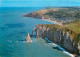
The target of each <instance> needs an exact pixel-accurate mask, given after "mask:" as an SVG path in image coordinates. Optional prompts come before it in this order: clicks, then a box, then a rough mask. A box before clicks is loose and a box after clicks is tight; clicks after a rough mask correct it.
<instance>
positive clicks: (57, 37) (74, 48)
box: [35, 26, 80, 54]
mask: <svg viewBox="0 0 80 57" xmlns="http://www.w3.org/2000/svg"><path fill="white" fill-rule="evenodd" d="M35 31H36V32H37V33H36V36H38V37H42V38H45V37H47V38H48V39H49V40H51V41H53V42H55V43H56V44H59V45H61V46H62V47H64V48H65V49H67V50H68V51H71V52H73V53H76V54H80V45H79V44H74V43H73V42H72V38H71V36H70V35H69V33H68V32H64V31H61V30H58V29H55V30H54V32H52V31H51V29H46V27H45V26H43V27H39V26H38V27H37V28H36V29H35Z"/></svg>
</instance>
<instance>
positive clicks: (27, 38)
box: [26, 32, 31, 42]
mask: <svg viewBox="0 0 80 57" xmlns="http://www.w3.org/2000/svg"><path fill="white" fill-rule="evenodd" d="M26 41H27V42H30V41H31V38H30V36H29V32H28V33H27V37H26Z"/></svg>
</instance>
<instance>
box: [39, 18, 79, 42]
mask: <svg viewBox="0 0 80 57" xmlns="http://www.w3.org/2000/svg"><path fill="white" fill-rule="evenodd" d="M39 26H45V27H46V28H51V29H52V32H54V30H55V29H58V30H62V31H64V32H69V34H70V35H71V37H72V38H73V42H74V43H80V19H78V20H75V21H73V22H70V23H68V24H65V25H55V24H46V25H44V24H40V25H39Z"/></svg>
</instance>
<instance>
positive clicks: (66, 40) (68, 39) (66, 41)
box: [63, 32, 73, 51]
mask: <svg viewBox="0 0 80 57" xmlns="http://www.w3.org/2000/svg"><path fill="white" fill-rule="evenodd" d="M63 47H65V48H66V49H69V50H70V51H73V43H72V40H71V37H70V35H69V34H68V32H65V34H64V43H63Z"/></svg>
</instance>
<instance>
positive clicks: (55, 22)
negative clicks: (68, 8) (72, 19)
mask: <svg viewBox="0 0 80 57" xmlns="http://www.w3.org/2000/svg"><path fill="white" fill-rule="evenodd" d="M41 20H44V21H48V22H51V23H54V24H57V25H62V23H59V22H57V21H52V20H49V19H41Z"/></svg>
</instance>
